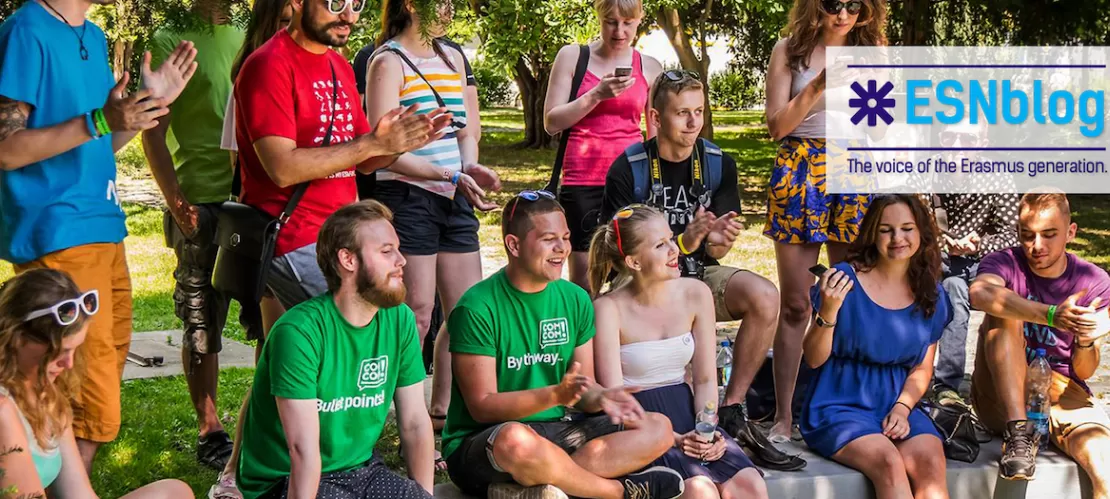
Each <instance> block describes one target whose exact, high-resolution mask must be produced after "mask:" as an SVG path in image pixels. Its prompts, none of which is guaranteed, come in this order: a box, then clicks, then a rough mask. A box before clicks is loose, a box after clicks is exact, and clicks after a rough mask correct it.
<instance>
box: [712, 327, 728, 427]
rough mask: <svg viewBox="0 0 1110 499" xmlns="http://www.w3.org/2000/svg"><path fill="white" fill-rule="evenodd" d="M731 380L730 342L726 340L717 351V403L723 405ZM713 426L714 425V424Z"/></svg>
mask: <svg viewBox="0 0 1110 499" xmlns="http://www.w3.org/2000/svg"><path fill="white" fill-rule="evenodd" d="M730 379H732V342H730V341H728V339H727V338H726V339H725V340H724V341H722V342H721V348H719V349H717V401H718V403H724V400H725V388H726V387H728V382H729V380H730ZM714 424H715V423H714Z"/></svg>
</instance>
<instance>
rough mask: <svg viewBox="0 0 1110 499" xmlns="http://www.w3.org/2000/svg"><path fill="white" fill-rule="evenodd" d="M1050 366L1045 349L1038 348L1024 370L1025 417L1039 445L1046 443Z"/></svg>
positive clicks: (1050, 381) (1050, 382)
mask: <svg viewBox="0 0 1110 499" xmlns="http://www.w3.org/2000/svg"><path fill="white" fill-rule="evenodd" d="M1051 386H1052V368H1051V367H1049V365H1048V360H1047V359H1046V358H1045V349H1043V348H1038V349H1037V350H1036V352H1035V353H1034V355H1033V361H1032V362H1030V363H1029V368H1028V369H1026V370H1025V418H1026V419H1028V420H1029V424H1030V425H1033V427H1034V428H1036V431H1037V438H1038V439H1040V442H1041V446H1044V445H1047V443H1048V411H1049V406H1050V405H1051V402H1050V400H1049V395H1048V391H1049V388H1050V387H1051Z"/></svg>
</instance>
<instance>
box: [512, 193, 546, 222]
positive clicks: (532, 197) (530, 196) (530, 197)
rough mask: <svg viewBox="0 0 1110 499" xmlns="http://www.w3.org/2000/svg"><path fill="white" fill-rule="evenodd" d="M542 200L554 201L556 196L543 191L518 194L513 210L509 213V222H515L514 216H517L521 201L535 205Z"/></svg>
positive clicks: (514, 200) (514, 199)
mask: <svg viewBox="0 0 1110 499" xmlns="http://www.w3.org/2000/svg"><path fill="white" fill-rule="evenodd" d="M540 198H546V199H550V200H552V201H554V200H555V195H554V194H552V193H550V192H548V191H545V190H543V189H537V190H527V191H521V192H520V194H517V195H516V196H515V197H514V198H513V209H512V210H510V211H509V221H510V222H512V221H513V215H516V207H517V205H518V204H520V200H521V199H523V200H525V201H528V202H529V203H535V202H536V201H539V200H540Z"/></svg>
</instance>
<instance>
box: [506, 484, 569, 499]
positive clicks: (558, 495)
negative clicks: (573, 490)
mask: <svg viewBox="0 0 1110 499" xmlns="http://www.w3.org/2000/svg"><path fill="white" fill-rule="evenodd" d="M486 497H488V498H489V499H568V498H567V494H566V493H565V492H563V491H562V490H560V489H559V487H556V486H554V485H536V486H534V487H524V486H522V485H520V484H516V483H511V482H510V483H495V484H492V485H490V486H489V487H488V488H487V489H486Z"/></svg>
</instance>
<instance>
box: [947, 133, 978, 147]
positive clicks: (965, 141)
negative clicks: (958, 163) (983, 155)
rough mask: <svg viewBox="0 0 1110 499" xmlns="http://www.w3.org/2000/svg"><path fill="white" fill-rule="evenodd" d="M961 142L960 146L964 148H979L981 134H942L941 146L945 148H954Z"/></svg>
mask: <svg viewBox="0 0 1110 499" xmlns="http://www.w3.org/2000/svg"><path fill="white" fill-rule="evenodd" d="M957 140H959V141H960V145H964V146H977V145H979V134H977V133H964V132H941V133H940V144H941V145H943V146H944V147H952V146H953V145H955V144H956V141H957Z"/></svg>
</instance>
